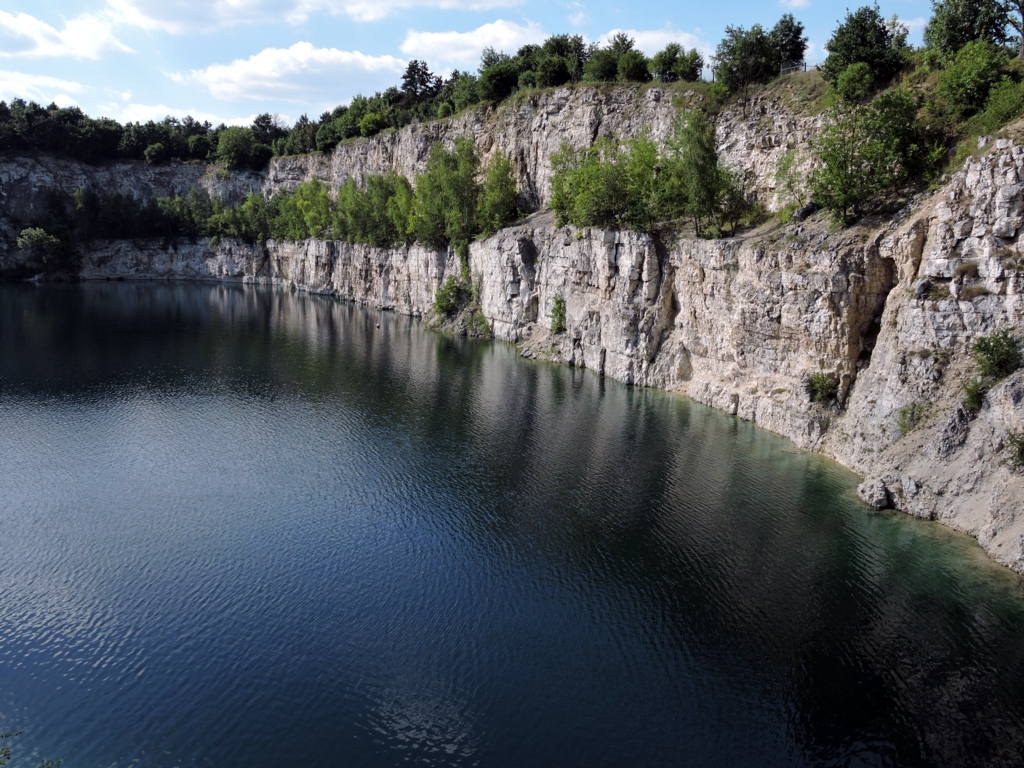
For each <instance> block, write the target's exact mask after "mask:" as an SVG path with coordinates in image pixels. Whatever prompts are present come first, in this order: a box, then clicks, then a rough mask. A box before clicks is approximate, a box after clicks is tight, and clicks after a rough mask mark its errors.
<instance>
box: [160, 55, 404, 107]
mask: <svg viewBox="0 0 1024 768" xmlns="http://www.w3.org/2000/svg"><path fill="white" fill-rule="evenodd" d="M404 69H405V62H404V61H402V60H401V59H398V58H395V57H394V56H367V55H366V54H363V53H360V52H359V51H339V50H338V49H337V48H316V47H314V46H313V45H312V44H311V43H306V42H299V43H295V45H293V46H291V47H290V48H266V49H264V50H262V51H260V52H259V53H257V54H256V55H255V56H250V57H249V58H248V59H236V60H235V61H233V62H231V63H230V64H213V65H211V66H209V67H206V68H205V69H193V70H191V71H189V72H185V73H177V72H173V73H168V74H169V76H170V77H171V79H173V80H175V81H176V82H179V83H197V84H199V85H202V86H204V87H205V88H207V89H208V90H209V91H210V93H211V94H212V95H213V96H215V97H216V98H218V99H227V100H232V101H234V100H238V99H255V100H258V101H262V100H268V99H279V100H281V101H288V102H294V103H297V104H331V105H334V104H338V103H340V102H344V101H348V99H350V98H351V97H352V96H353V95H354V93H351V92H349V91H351V87H352V86H353V85H354V86H356V87H358V88H359V89H361V90H363V91H371V92H372V91H373V90H374V89H375V88H378V87H386V86H387V85H392V84H393V83H394V80H395V75H397V74H400V73H401V72H402V71H403V70H404ZM349 84H352V85H349ZM346 89H348V90H346Z"/></svg>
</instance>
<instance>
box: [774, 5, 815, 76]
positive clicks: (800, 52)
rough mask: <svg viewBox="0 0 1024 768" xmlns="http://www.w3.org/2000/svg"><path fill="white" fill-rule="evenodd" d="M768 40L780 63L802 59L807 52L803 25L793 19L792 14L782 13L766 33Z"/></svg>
mask: <svg viewBox="0 0 1024 768" xmlns="http://www.w3.org/2000/svg"><path fill="white" fill-rule="evenodd" d="M768 40H769V42H770V43H771V45H772V48H774V49H775V55H776V57H777V58H778V60H779V63H780V64H781V63H782V62H786V61H803V59H804V54H805V53H806V52H807V38H806V37H804V25H803V24H801V23H800V22H799V21H797V20H796V19H794V18H793V14H791V13H786V14H783V16H782V18H781V19H779V20H778V22H776V24H775V26H774V27H772V31H771V32H769V33H768Z"/></svg>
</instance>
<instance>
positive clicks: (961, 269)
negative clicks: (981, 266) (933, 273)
mask: <svg viewBox="0 0 1024 768" xmlns="http://www.w3.org/2000/svg"><path fill="white" fill-rule="evenodd" d="M953 275H954V277H962V278H965V279H967V280H977V279H978V262H976V261H965V262H964V263H963V264H958V265H957V268H956V269H954V270H953Z"/></svg>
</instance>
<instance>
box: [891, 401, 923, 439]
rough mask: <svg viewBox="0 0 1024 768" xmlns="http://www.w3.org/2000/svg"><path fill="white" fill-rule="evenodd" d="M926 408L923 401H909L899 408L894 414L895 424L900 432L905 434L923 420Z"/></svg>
mask: <svg viewBox="0 0 1024 768" xmlns="http://www.w3.org/2000/svg"><path fill="white" fill-rule="evenodd" d="M927 415H928V408H927V407H926V406H925V405H924V404H923V403H910V404H909V405H904V406H903V407H902V408H900V409H899V411H898V413H897V415H896V426H897V427H898V428H899V431H900V434H901V435H905V434H907V433H908V432H910V431H912V430H913V429H914V428H916V427H917V426H918V425H919V424H921V422H923V421H924V420H925V418H926V417H927Z"/></svg>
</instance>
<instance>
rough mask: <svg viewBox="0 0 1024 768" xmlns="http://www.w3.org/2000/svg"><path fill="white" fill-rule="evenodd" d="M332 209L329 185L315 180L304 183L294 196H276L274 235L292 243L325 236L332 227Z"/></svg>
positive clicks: (272, 226) (273, 215)
mask: <svg viewBox="0 0 1024 768" xmlns="http://www.w3.org/2000/svg"><path fill="white" fill-rule="evenodd" d="M331 209H332V205H331V197H330V195H329V194H328V190H327V185H326V184H324V183H323V182H321V181H317V180H315V179H314V180H313V181H306V182H303V183H302V184H299V186H298V187H296V188H295V191H294V192H293V193H292V194H290V195H278V196H277V197H276V199H275V210H274V211H273V212H272V221H271V235H272V237H273V238H274V239H275V240H292V241H298V240H305V239H307V238H310V237H323V236H324V235H325V234H326V233H327V230H328V228H329V227H330V225H331V218H332V217H331V213H332V211H331Z"/></svg>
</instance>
